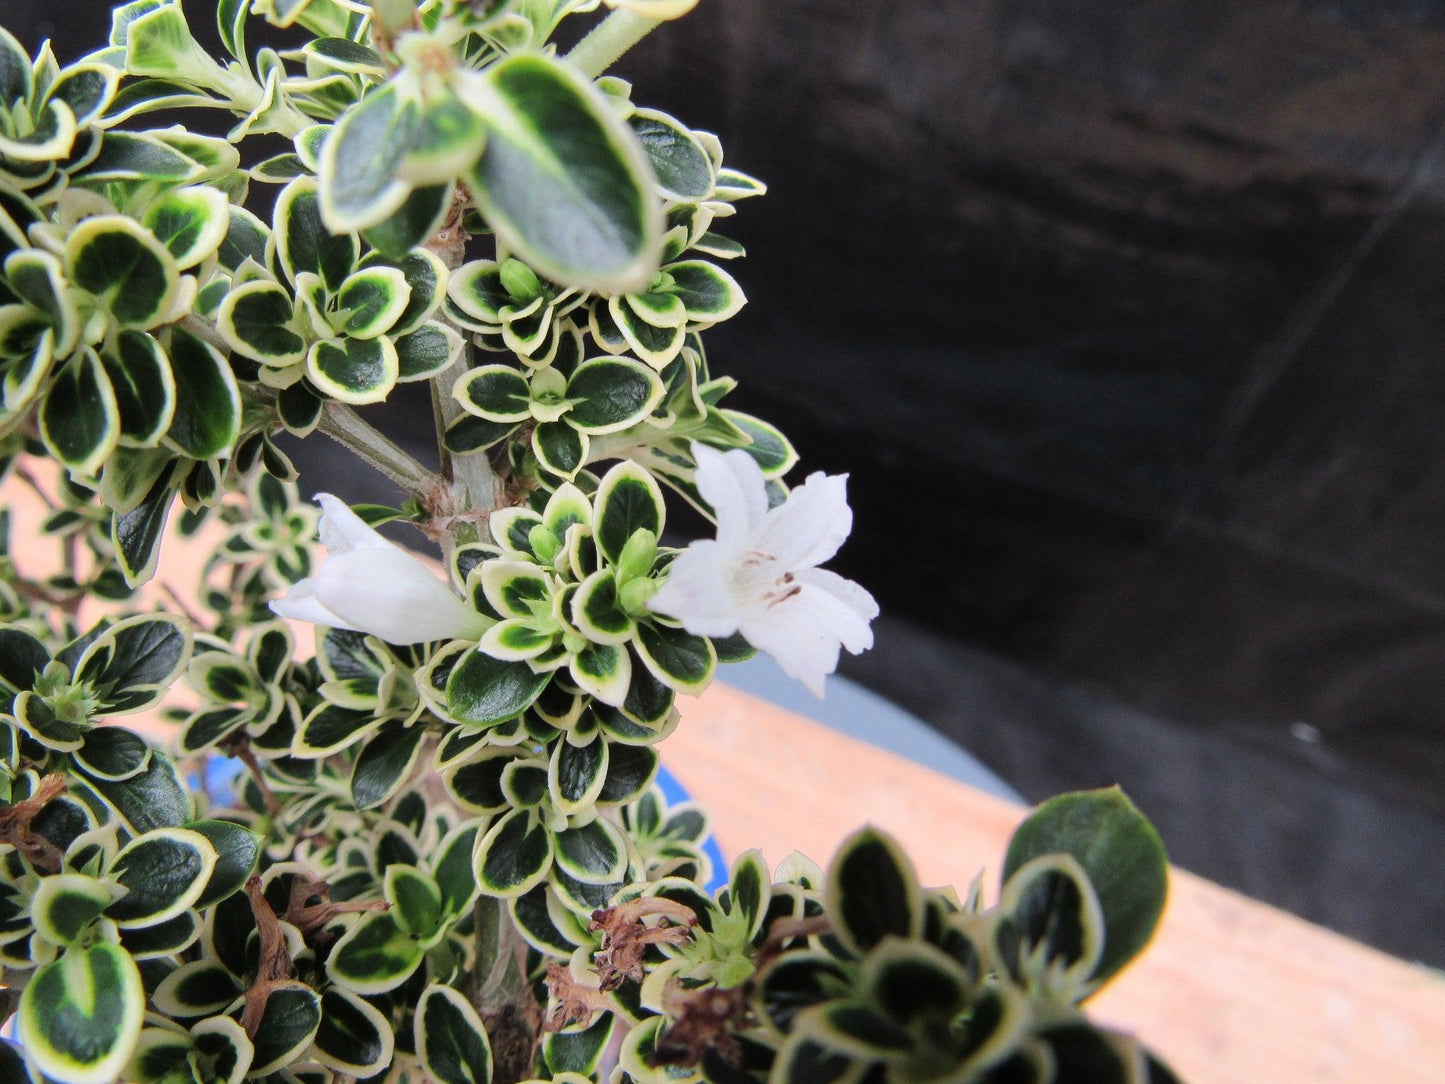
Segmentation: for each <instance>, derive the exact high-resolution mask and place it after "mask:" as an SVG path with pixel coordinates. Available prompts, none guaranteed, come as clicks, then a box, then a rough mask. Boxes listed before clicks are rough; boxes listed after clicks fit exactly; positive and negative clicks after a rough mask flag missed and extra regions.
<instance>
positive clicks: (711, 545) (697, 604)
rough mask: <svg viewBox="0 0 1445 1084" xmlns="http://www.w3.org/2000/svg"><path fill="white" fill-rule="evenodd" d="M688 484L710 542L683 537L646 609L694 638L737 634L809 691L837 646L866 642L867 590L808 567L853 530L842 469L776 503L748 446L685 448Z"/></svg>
mask: <svg viewBox="0 0 1445 1084" xmlns="http://www.w3.org/2000/svg"><path fill="white" fill-rule="evenodd" d="M692 454H693V458H694V459H695V460H696V462H697V488H698V491H699V492H700V493H701V494H702V496H703V498H704V499H705V500H706V501H707V502H708V504H710V505H712V508H713V512H714V513H715V515H716V517H717V538H716V539H703V540H701V541H698V542H694V543H692V545H690V546H688V547H687V549H685V550H683V552H682V553H681V554H679V555H678V557H677V559H676V560H675V561H673V563H672V564H671V565H670V566H669V568H668V575H667V580H666V581H665V582H664V583H663V585H662V586H661V588H659V589H658V592H657V594H655V595H653V596H652V599H651V601H650V602H649V603H648V605H649V607H650V608H651V609H652V610H654V611H656V612H657V613H660V614H664V615H666V616H668V617H672V618H675V619H676V620H678V621H680V622H682V626H683V628H685V629H687V631H688V632H690V633H692V634H693V635H695V636H731V635H732V634H733V633H741V634H742V635H743V638H744V639H746V640H747V641H748V643H750V644H752V645H753V646H754V647H755V648H757V649H758V650H759V651H766V652H767V653H768V654H769V655H771V656H772V657H773V658H775V659H776V660H777V661H778V664H779V665H780V666H781V667H782V668H783V670H784V672H785V673H787V674H788V675H789V676H790V677H794V678H797V679H798V680H799V681H801V682H802V683H803V684H804V685H805V686H807V687H808V689H810V690H811V691H812V692H813V694H814V695H816V696H820V697H821V696H822V695H823V679H824V678H825V677H826V676H827V675H828V674H831V673H833V671H834V670H836V669H837V668H838V652H839V649H840V648H847V649H848V650H849V651H850V652H852V653H853V654H855V655H856V654H858V653H859V652H861V651H866V650H868V648H870V647H872V646H873V631H872V629H870V628H869V627H868V623H869V622H870V621H872V620H873V619H874V618H875V617H877V616H878V603H876V602H875V601H874V600H873V596H872V595H870V594H869V593H868V592H867V591H865V590H864V589H863V588H862V587H859V586H858V585H857V584H856V583H854V582H853V581H852V580H846V579H844V578H843V577H842V576H839V575H837V574H836V573H833V572H828V571H825V570H824V569H820V568H818V567H817V566H818V565H820V564H822V563H823V562H824V561H826V560H828V559H829V558H830V557H832V556H833V555H834V554H835V553H837V552H838V547H839V546H841V545H842V544H843V541H844V539H846V538H847V537H848V533H849V532H850V531H851V530H852V529H853V511H852V509H850V508H849V507H848V489H847V487H848V478H847V475H826V474H822V473H817V474H811V475H809V476H808V478H807V480H806V481H804V482H803V484H802V485H800V486H798V488H796V489H795V490H793V491H792V493H790V494H789V495H788V499H787V500H786V501H784V502H783V503H782V504H781V505H779V506H778V507H777V508H773V509H771V510H770V509H769V508H768V495H767V482H766V480H765V479H764V478H763V472H762V470H760V469H759V467H758V465H757V463H756V462H755V461H754V460H753V458H752V456H750V455H748V454H747V452H744V451H741V450H738V449H734V450H732V451H729V452H719V451H716V450H714V449H712V448H709V447H707V446H706V445H702V444H693V446H692Z"/></svg>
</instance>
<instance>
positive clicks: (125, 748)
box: [71, 726, 151, 780]
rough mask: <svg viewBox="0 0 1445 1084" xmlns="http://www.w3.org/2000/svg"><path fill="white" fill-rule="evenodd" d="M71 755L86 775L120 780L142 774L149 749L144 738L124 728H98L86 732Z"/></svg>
mask: <svg viewBox="0 0 1445 1084" xmlns="http://www.w3.org/2000/svg"><path fill="white" fill-rule="evenodd" d="M71 755H72V756H74V757H75V760H76V763H77V764H79V765H80V767H81V768H83V769H84V770H85V772H86V774H87V775H91V776H95V777H96V778H98V779H113V780H121V779H129V778H130V777H131V776H133V775H137V774H138V773H140V772H142V771H144V770H145V766H146V764H147V763H149V762H150V755H151V749H150V746H149V745H147V744H146V742H145V739H144V738H142V737H141V736H140V735H139V734H136V733H133V732H132V731H129V730H126V729H125V728H124V727H119V726H100V727H95V728H93V729H91V730H89V731H87V732H86V735H85V744H84V745H82V746H81V747H80V748H79V749H77V750H75V752H74V753H73V754H71Z"/></svg>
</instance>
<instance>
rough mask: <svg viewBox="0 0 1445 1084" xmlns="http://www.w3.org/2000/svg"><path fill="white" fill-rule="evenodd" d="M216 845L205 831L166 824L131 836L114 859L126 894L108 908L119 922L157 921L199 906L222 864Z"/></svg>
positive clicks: (144, 923)
mask: <svg viewBox="0 0 1445 1084" xmlns="http://www.w3.org/2000/svg"><path fill="white" fill-rule="evenodd" d="M217 858H218V856H217V854H216V849H215V848H214V847H212V846H211V843H210V841H209V840H208V839H207V838H206V837H205V836H203V835H201V833H199V832H193V831H190V830H188V829H185V828H160V829H156V830H155V831H152V832H147V833H145V834H144V835H142V836H138V837H136V838H135V839H133V840H131V841H130V843H128V844H126V846H125V847H123V848H122V849H121V851H120V853H119V854H117V855H116V856H115V858H114V859H113V860H112V862H111V870H110V877H111V879H113V880H114V881H115V882H116V883H117V884H119V885H120V886H121V887H122V888H124V889H126V893H125V895H123V896H122V897H120V899H118V900H116V901H115V902H114V903H112V904H111V905H110V907H109V908H107V910H106V915H107V916H109V917H110V918H113V919H114V920H115V922H116V925H118V926H120V927H122V928H124V927H128V926H154V925H158V924H159V923H161V922H164V921H166V920H167V919H169V918H174V917H175V916H176V915H178V914H180V913H181V912H182V911H184V910H186V909H187V908H189V907H191V906H193V905H194V904H195V902H196V901H197V900H199V899H200V898H201V893H202V892H203V891H205V888H206V885H207V883H208V882H209V880H210V877H211V872H212V871H213V870H214V869H215V868H216V862H217Z"/></svg>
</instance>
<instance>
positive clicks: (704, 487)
mask: <svg viewBox="0 0 1445 1084" xmlns="http://www.w3.org/2000/svg"><path fill="white" fill-rule="evenodd" d="M692 457H693V460H694V461H695V462H696V463H697V475H696V481H697V490H698V492H699V493H701V494H702V498H703V500H705V501H707V503H708V504H710V505H711V506H712V510H713V514H714V516H715V517H716V518H717V540H718V543H719V544H720V545H721V546H722V548H723V549H724V550H726V551H727V552H728V553H742V552H743V551H745V550H746V549H747V548H748V546H749V543H750V542H751V540H752V536H753V535H754V534H755V533H756V532H757V530H758V528H759V527H761V526H762V524H763V520H764V517H765V516H766V515H767V513H768V483H767V480H766V479H765V478H764V477H763V472H762V468H760V467H759V466H758V464H757V462H756V461H755V460H754V459H753V457H752V456H750V455H748V453H747V452H744V451H742V450H741V449H739V448H734V449H732V450H731V451H728V452H719V451H717V450H716V449H713V448H709V447H708V446H707V445H706V444H699V443H698V442H697V441H693V445H692Z"/></svg>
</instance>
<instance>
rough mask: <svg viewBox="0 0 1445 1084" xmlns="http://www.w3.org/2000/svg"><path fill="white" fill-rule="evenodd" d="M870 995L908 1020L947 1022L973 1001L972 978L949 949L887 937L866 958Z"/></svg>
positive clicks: (898, 1017) (895, 1015)
mask: <svg viewBox="0 0 1445 1084" xmlns="http://www.w3.org/2000/svg"><path fill="white" fill-rule="evenodd" d="M863 982H864V984H865V986H866V987H867V989H868V994H869V999H870V1000H871V1001H872V1002H873V1004H875V1005H881V1006H884V1007H886V1009H887V1010H888V1015H889V1016H891V1017H893V1019H895V1020H898V1021H901V1022H903V1023H905V1024H913V1023H914V1022H916V1021H930V1020H931V1021H934V1022H936V1023H937V1024H941V1025H943V1026H945V1027H946V1026H947V1025H948V1024H949V1023H951V1022H952V1021H953V1020H954V1019H955V1018H956V1017H957V1016H958V1014H959V1013H960V1012H962V1011H963V1010H964V1009H965V1008H966V1007H967V1005H968V1001H969V995H970V993H971V992H972V988H973V985H974V983H973V979H972V977H971V976H970V975H969V974H968V972H966V971H965V970H964V969H963V968H962V967H960V966H959V965H958V963H957V962H956V961H955V960H953V959H952V958H951V957H950V956H948V954H947V953H945V952H943V951H942V950H940V949H938V948H935V947H934V946H933V945H930V944H926V943H924V942H920V941H885V942H884V943H882V944H880V945H879V946H877V947H876V948H875V949H874V950H873V951H872V952H870V953H869V954H868V958H867V959H866V960H865V961H864V963H863Z"/></svg>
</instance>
